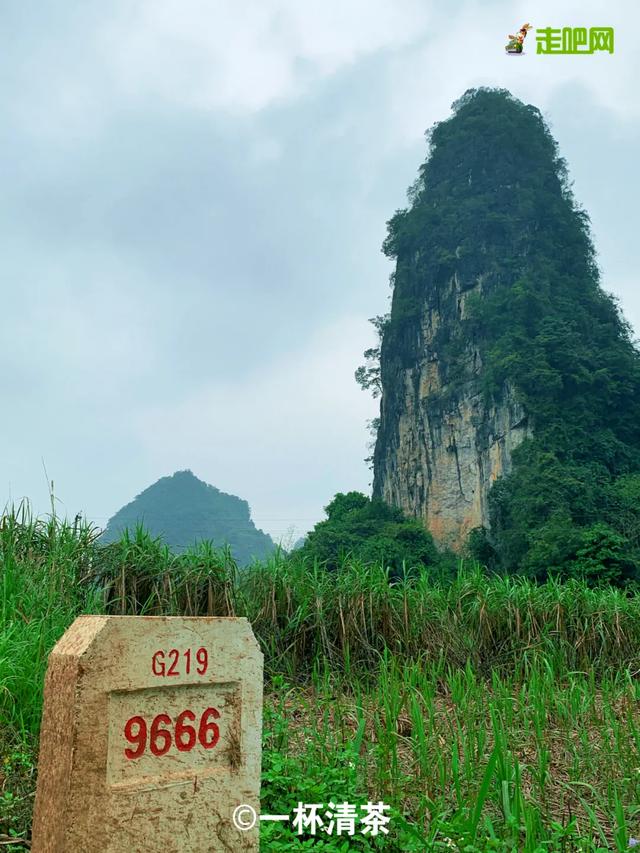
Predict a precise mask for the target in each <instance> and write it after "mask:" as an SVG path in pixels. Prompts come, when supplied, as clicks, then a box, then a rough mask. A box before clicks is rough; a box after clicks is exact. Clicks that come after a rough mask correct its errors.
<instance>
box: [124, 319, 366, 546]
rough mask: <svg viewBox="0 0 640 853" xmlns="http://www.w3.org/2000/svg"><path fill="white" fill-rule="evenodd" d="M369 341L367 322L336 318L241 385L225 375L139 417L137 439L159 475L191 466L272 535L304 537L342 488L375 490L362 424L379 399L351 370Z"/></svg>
mask: <svg viewBox="0 0 640 853" xmlns="http://www.w3.org/2000/svg"><path fill="white" fill-rule="evenodd" d="M372 337H373V333H372V328H371V326H370V325H369V324H368V323H367V321H366V320H365V319H363V318H362V317H349V316H347V317H338V318H337V319H336V320H335V321H334V322H333V323H331V324H330V325H329V326H328V327H325V328H322V329H320V330H318V331H317V332H316V333H315V334H314V335H313V336H312V337H310V338H309V340H308V341H307V344H306V346H305V348H304V349H302V350H301V351H299V352H292V353H289V354H288V355H287V356H286V357H282V358H281V359H279V360H278V361H276V362H270V363H267V364H257V365H256V368H255V370H254V372H253V374H252V375H251V376H250V377H249V378H248V379H247V380H246V381H244V382H243V383H242V384H237V383H234V382H232V381H229V380H228V379H225V378H224V377H218V378H217V380H213V381H211V382H209V383H207V384H206V385H204V386H202V387H200V388H199V389H198V390H197V391H195V392H192V393H190V394H188V395H186V396H185V398H184V399H182V400H175V399H168V400H166V401H163V402H161V403H158V404H157V405H153V406H151V407H146V408H144V409H143V410H141V411H139V412H138V413H137V415H136V416H135V418H134V425H135V426H134V433H135V436H133V438H134V441H135V443H136V444H137V445H138V446H141V447H142V446H143V447H144V448H145V453H146V455H147V458H148V464H149V465H150V467H151V468H154V469H155V470H156V471H157V472H158V474H157V476H160V475H161V474H163V473H169V472H171V471H174V470H177V469H180V468H187V467H188V468H192V469H193V470H194V472H195V473H196V474H197V475H198V476H200V477H202V478H204V479H206V480H207V481H208V482H211V483H215V485H216V486H217V487H218V488H221V489H223V490H228V491H232V492H234V493H235V494H239V495H240V496H242V497H243V498H246V499H247V500H248V501H249V503H250V504H251V506H252V509H253V515H254V519H255V521H256V523H257V524H258V525H259V526H263V527H264V529H266V530H267V531H269V532H271V533H272V534H273V535H274V536H276V537H278V536H279V535H281V534H283V533H284V532H285V531H286V530H287V529H288V528H289V527H290V526H291V525H295V526H296V527H297V528H298V530H300V531H302V532H304V531H305V530H307V529H308V528H309V527H311V526H312V525H313V524H314V523H315V522H316V521H318V520H319V519H320V517H321V514H322V513H321V510H322V504H323V503H326V502H327V501H328V500H329V499H330V498H331V496H332V495H333V494H334V493H335V492H337V491H340V490H349V489H352V488H361V489H363V490H365V491H367V490H368V483H369V480H370V479H371V478H370V476H369V475H370V472H369V471H368V469H367V467H366V465H365V463H364V461H363V460H364V457H365V456H366V455H368V451H367V447H366V442H367V434H366V430H365V423H366V421H367V420H368V419H370V418H373V417H376V415H377V412H378V403H377V402H376V401H374V400H372V399H371V397H370V395H369V394H365V393H363V392H362V391H361V390H360V389H359V388H358V386H357V385H356V383H355V380H354V378H353V372H354V370H355V368H356V367H357V365H358V364H359V363H360V361H361V360H362V352H363V350H364V349H365V348H366V347H367V346H370V345H371V341H372ZM123 497H124V496H123Z"/></svg>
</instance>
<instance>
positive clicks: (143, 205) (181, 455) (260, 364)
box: [0, 0, 640, 539]
mask: <svg viewBox="0 0 640 853" xmlns="http://www.w3.org/2000/svg"><path fill="white" fill-rule="evenodd" d="M1 18H2V27H1V29H2V32H3V35H4V37H3V40H2V48H1V49H0V110H1V115H0V146H1V147H2V158H1V160H0V168H1V169H2V182H1V188H0V241H1V243H2V246H1V252H0V294H1V297H2V299H1V304H0V340H1V342H2V343H1V346H2V371H1V373H0V389H1V395H2V396H1V400H2V409H1V412H2V418H1V421H0V436H1V438H2V440H1V441H0V505H1V504H2V503H3V502H4V501H5V500H7V501H8V500H13V501H14V502H17V501H19V500H20V499H21V498H22V497H25V496H26V497H28V498H29V499H30V500H31V501H32V504H33V506H34V508H35V510H36V511H37V512H46V511H47V510H48V508H49V504H48V497H47V479H46V476H45V473H44V469H45V467H46V471H47V473H48V477H49V479H52V480H53V481H54V483H55V493H56V496H57V499H58V502H57V508H58V512H59V513H61V514H68V515H69V516H73V515H75V513H76V512H78V511H83V512H84V513H85V514H86V515H87V517H89V518H90V519H93V520H95V521H96V522H97V523H98V524H100V525H104V524H106V521H107V519H108V518H109V517H110V516H111V515H112V514H113V513H114V512H115V511H116V510H117V509H118V508H119V507H120V506H122V505H123V504H125V503H127V502H128V501H130V500H131V499H132V498H133V497H134V496H135V495H136V494H138V493H139V492H140V491H142V489H144V488H146V487H147V486H148V485H150V484H151V483H152V482H154V481H155V480H156V479H158V478H159V477H161V476H164V475H166V474H171V473H173V472H174V471H175V470H178V469H182V468H191V469H192V470H193V471H194V473H195V474H196V475H197V476H199V477H200V478H202V479H204V480H206V481H207V482H209V483H212V484H213V485H215V486H217V487H218V488H220V489H222V490H224V491H228V492H232V493H233V494H237V495H239V496H240V497H242V498H245V499H246V500H248V501H249V503H250V505H251V508H252V512H253V517H254V520H255V521H256V523H257V524H258V526H260V527H262V528H263V529H264V530H266V531H267V532H269V533H271V534H272V535H273V536H274V537H275V538H276V539H280V538H281V537H283V536H284V537H285V538H287V537H288V536H290V535H294V536H296V535H299V534H300V533H301V532H304V531H305V530H307V529H308V528H309V527H311V526H312V525H313V524H314V523H315V522H316V521H317V520H319V519H320V518H321V517H322V507H323V506H324V505H326V503H328V501H329V500H330V499H331V497H332V496H333V495H334V494H335V492H337V491H346V490H349V489H360V490H363V491H369V484H370V481H371V472H370V471H369V470H368V469H367V466H366V464H365V462H364V458H365V457H366V456H367V455H368V450H367V441H368V435H367V431H366V421H367V420H368V419H369V418H372V417H375V416H376V414H377V408H378V404H377V402H376V401H373V400H372V399H370V398H369V397H368V396H367V395H366V394H365V393H363V392H362V391H361V390H360V389H359V388H358V386H357V385H356V384H355V381H354V379H353V372H354V370H355V368H356V367H357V366H358V364H359V363H360V362H361V353H362V351H363V350H364V349H365V348H366V347H367V346H370V345H371V344H372V343H373V341H374V334H373V329H372V328H371V327H370V325H369V324H368V322H367V320H368V318H369V317H372V316H374V315H376V314H381V313H384V312H385V311H386V310H387V309H388V296H389V286H388V277H389V273H390V271H391V268H390V265H389V262H388V261H387V260H386V259H385V258H384V257H383V256H382V254H381V252H380V245H381V243H382V240H383V238H384V236H385V231H386V226H385V223H386V221H387V220H388V219H389V218H390V217H391V215H392V214H393V213H394V211H395V210H396V208H398V207H402V206H404V205H405V202H406V195H405V192H406V188H407V186H408V185H409V184H410V183H411V182H412V181H413V180H414V178H415V175H416V172H417V169H418V166H419V165H420V163H421V162H422V161H423V160H424V157H425V154H426V145H425V140H424V135H423V134H424V131H425V129H426V128H428V127H429V126H430V125H431V124H432V123H433V122H434V121H438V120H441V119H444V118H446V117H447V116H448V115H449V113H450V105H451V102H452V101H453V100H455V99H456V98H457V97H459V96H460V95H461V94H462V93H463V92H464V91H465V90H466V89H468V88H470V87H473V86H478V85H492V86H503V87H506V88H508V89H510V90H511V91H512V92H513V93H514V94H515V95H517V96H518V97H520V98H522V99H523V100H525V101H527V102H529V103H533V104H535V105H536V106H538V107H539V108H540V109H541V110H542V111H543V113H544V115H545V116H546V118H547V120H548V121H549V123H550V125H551V128H552V132H553V133H554V135H555V137H556V139H557V140H558V142H559V144H560V147H561V152H562V154H563V155H564V156H565V157H566V159H567V160H568V163H569V167H570V172H571V175H572V177H573V179H574V181H575V185H574V192H575V195H576V197H577V199H578V200H579V202H580V203H581V204H582V205H583V206H584V207H585V208H586V209H587V210H588V212H589V213H590V215H591V219H592V223H593V230H594V235H595V240H596V246H597V249H598V252H599V256H600V263H601V267H602V271H603V285H604V286H605V288H606V289H607V290H609V291H611V292H613V293H615V294H617V295H618V296H619V297H620V299H621V301H622V305H623V308H624V310H625V313H626V315H627V317H628V319H629V320H630V321H631V322H632V324H633V326H634V329H635V330H636V331H637V332H638V333H640V295H639V291H638V286H637V275H636V266H637V259H636V257H635V251H634V250H635V248H636V245H637V241H638V236H637V235H638V210H637V205H638V200H637V199H638V185H639V180H638V163H637V159H638V151H639V150H640V98H639V97H638V95H637V81H638V79H639V77H640V61H639V56H640V51H639V49H638V40H639V38H640V36H639V33H640V4H638V3H637V2H636V0H627V2H615V0H613V2H588V0H580V2H573V3H571V2H566V3H562V2H549V0H546V2H536V3H533V4H532V3H529V4H526V3H521V2H514V1H513V0H508V2H507V1H506V0H505V2H494V3H490V2H479V0H478V2H463V0H460V2H444V0H443V1H442V2H439V3H434V2H429V0H423V2H417V0H415V2H414V0H385V2H383V0H321V2H316V0H255V2H254V0H129V1H128V2H127V1H126V0H109V2H96V1H95V0H39V2H38V3H34V2H25V0H3V2H2V6H1ZM525 21H531V23H532V25H533V27H534V28H536V27H538V28H543V27H547V26H555V27H562V26H586V27H590V26H613V27H615V39H616V46H615V53H614V54H613V55H609V54H601V55H598V54H596V55H593V56H538V55H536V52H535V31H532V32H531V33H530V35H529V38H528V40H527V43H526V53H525V55H523V56H521V57H509V56H506V55H505V53H504V50H503V47H504V44H505V41H506V36H507V34H508V33H511V32H515V30H516V29H517V28H519V27H520V26H521V25H522V23H524V22H525ZM514 133H517V128H514ZM293 528H295V531H296V532H295V533H293V534H292V529H293Z"/></svg>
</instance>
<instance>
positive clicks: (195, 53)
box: [99, 0, 428, 113]
mask: <svg viewBox="0 0 640 853" xmlns="http://www.w3.org/2000/svg"><path fill="white" fill-rule="evenodd" d="M427 22H428V9H427V6H426V5H425V4H424V3H420V2H418V0H396V2H394V3H389V2H385V0H351V2H348V3H345V2H341V0H329V1H328V2H327V0H305V2H300V0H275V2H271V3H265V2H263V0H245V2H243V3H237V2H235V0H216V2H213V3H212V2H209V0H189V2H187V3H185V2H184V0H145V2H140V3H138V4H137V5H136V7H135V10H134V11H133V12H132V11H131V7H130V6H128V5H127V6H121V7H120V11H119V13H118V14H116V16H115V17H114V19H113V20H112V21H111V23H110V24H109V25H108V27H106V29H105V30H104V31H103V33H102V35H101V36H100V40H99V42H100V45H101V50H102V58H103V61H104V62H105V63H106V64H107V65H109V66H111V68H112V70H113V73H114V75H115V78H116V81H117V86H118V88H119V89H120V90H121V91H122V92H124V93H126V94H127V95H129V96H130V97H132V98H140V97H146V98H148V97H150V96H156V97H159V98H161V99H164V100H167V101H169V102H173V103H175V104H179V105H180V106H181V107H191V108H197V109H205V110H211V109H223V110H227V111H231V112H238V113H243V112H247V111H248V112H251V111H254V110H259V109H261V108H263V107H265V106H268V105H269V104H271V103H273V102H274V101H278V100H281V99H283V98H287V97H290V96H292V95H295V94H300V93H301V92H304V91H305V90H306V89H307V88H308V85H309V84H310V83H311V82H313V81H316V80H318V79H320V78H322V77H324V76H327V75H330V74H333V73H335V72H336V71H338V70H339V69H340V68H342V67H344V66H345V65H348V64H350V63H352V62H355V61H356V60H358V59H360V58H361V57H363V56H365V55H367V54H371V53H373V52H375V51H378V50H381V49H388V48H397V47H398V46H401V45H404V44H406V43H408V42H411V41H413V40H415V39H416V38H417V37H418V36H419V35H420V34H421V33H423V32H424V31H425V28H426V25H427Z"/></svg>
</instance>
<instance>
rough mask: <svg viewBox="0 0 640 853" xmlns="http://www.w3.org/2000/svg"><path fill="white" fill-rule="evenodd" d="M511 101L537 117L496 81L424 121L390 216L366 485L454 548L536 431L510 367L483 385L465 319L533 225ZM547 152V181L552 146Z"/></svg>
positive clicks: (478, 521)
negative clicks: (386, 305) (390, 274)
mask: <svg viewBox="0 0 640 853" xmlns="http://www.w3.org/2000/svg"><path fill="white" fill-rule="evenodd" d="M514 105H517V109H521V108H522V109H527V110H530V111H531V117H532V118H533V119H534V120H538V118H539V113H538V112H537V110H535V109H534V108H532V107H526V108H525V107H524V105H522V104H520V103H519V102H516V101H515V99H513V98H511V96H509V95H508V93H505V92H492V91H483V90H480V91H478V92H471V93H467V94H466V95H465V96H464V97H463V98H462V99H461V100H460V101H459V102H458V103H457V104H456V105H454V108H455V110H456V112H455V115H454V117H453V118H452V119H450V120H449V121H447V122H443V123H441V124H440V125H437V126H436V128H435V130H434V131H432V134H431V152H430V157H429V159H428V160H427V162H426V164H425V165H424V166H423V167H422V169H421V172H420V178H419V179H418V181H417V182H416V185H414V187H413V188H412V190H411V191H410V200H411V206H410V207H409V208H408V209H407V210H405V211H399V212H398V213H397V214H396V216H395V217H394V218H393V219H392V220H391V222H390V223H389V226H390V230H389V237H388V238H387V242H386V245H385V251H386V252H387V254H388V255H390V256H391V257H395V258H396V271H395V275H394V294H393V302H392V310H391V315H390V318H389V321H388V322H387V324H386V326H385V328H384V334H383V340H382V346H381V359H380V360H381V365H380V367H381V387H382V401H381V411H380V425H379V429H378V435H377V441H376V448H375V454H374V496H376V497H382V498H383V499H384V500H385V501H387V502H388V503H391V504H394V505H397V506H399V507H401V508H402V509H403V510H404V511H405V512H407V513H408V514H410V515H412V516H414V517H417V518H421V519H423V520H424V522H425V523H426V526H427V527H428V529H429V530H430V531H431V532H432V534H433V536H434V538H435V540H436V542H438V543H439V544H440V545H443V546H449V547H452V548H454V549H459V548H460V547H461V546H462V545H463V543H464V541H465V539H466V537H467V535H468V533H469V531H470V530H471V529H472V528H474V527H480V526H484V527H487V528H488V527H489V525H490V519H489V504H488V495H489V490H490V489H491V486H492V484H493V483H494V481H495V480H496V479H497V478H498V477H501V476H503V475H505V474H507V473H509V471H510V470H511V465H512V454H513V451H514V450H515V448H516V447H518V446H519V445H520V444H521V442H522V441H523V439H525V438H526V437H529V436H531V435H532V434H533V426H534V425H533V418H532V417H531V416H530V415H529V413H528V412H527V409H526V407H525V406H524V404H523V402H522V398H521V395H520V394H519V393H518V389H517V388H516V387H515V386H514V384H513V383H512V382H511V381H510V378H509V376H508V374H506V375H505V376H503V377H500V378H499V380H498V385H497V387H495V388H494V389H493V391H492V392H491V393H488V392H487V387H486V386H487V382H486V380H487V375H486V364H485V360H486V358H485V356H486V346H485V344H486V339H485V336H483V330H482V329H479V328H477V327H476V326H474V323H473V322H472V321H471V319H470V317H471V316H472V315H473V306H474V305H476V306H477V305H478V304H479V303H480V302H481V301H482V300H483V299H484V298H485V296H486V295H487V294H488V293H491V292H492V291H493V290H495V289H496V288H497V287H500V286H503V285H505V284H510V283H512V282H513V281H515V280H516V279H517V276H518V273H519V263H520V260H521V259H522V258H524V257H526V256H527V254H528V252H529V250H530V246H531V243H532V242H533V241H534V240H535V239H536V234H535V232H536V229H537V228H538V227H539V216H540V211H538V210H536V209H535V198H534V197H535V188H532V187H530V186H529V187H527V179H528V163H527V152H526V150H525V148H524V147H523V145H522V144H521V141H520V139H519V136H518V131H517V126H518V115H517V114H516V110H514V109H513V107H514ZM492 111H493V112H495V113H497V115H494V114H492ZM489 116H490V117H489ZM525 132H526V131H525ZM544 156H547V157H548V161H549V163H548V173H549V175H548V177H549V179H550V180H551V179H552V174H553V171H554V165H553V159H554V157H553V151H552V150H549V151H548V152H546V153H545V155H544ZM556 182H557V177H556ZM532 190H533V196H532ZM532 198H533V201H532ZM492 378H493V379H495V377H493V374H492Z"/></svg>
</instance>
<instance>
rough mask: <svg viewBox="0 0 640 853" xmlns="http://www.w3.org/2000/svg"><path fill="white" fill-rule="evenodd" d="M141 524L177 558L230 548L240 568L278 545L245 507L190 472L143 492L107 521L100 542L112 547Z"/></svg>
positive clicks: (175, 475) (236, 499)
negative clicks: (201, 549)
mask: <svg viewBox="0 0 640 853" xmlns="http://www.w3.org/2000/svg"><path fill="white" fill-rule="evenodd" d="M137 524H142V525H143V526H144V527H145V529H146V530H148V531H149V532H150V533H151V534H152V535H153V536H161V537H162V539H163V540H164V542H166V544H167V545H168V546H169V547H170V548H171V550H172V551H175V552H176V553H179V552H181V551H184V550H185V549H186V548H189V547H191V546H192V545H194V544H195V543H196V542H201V541H204V540H210V541H212V542H213V543H214V544H215V545H216V546H218V547H223V546H224V545H226V544H228V545H229V546H230V547H231V552H232V554H233V556H234V557H235V559H236V560H237V561H238V563H239V564H240V565H246V564H247V563H250V562H251V560H252V559H254V558H257V559H262V558H264V557H266V556H267V555H268V554H269V553H271V551H273V549H274V548H275V545H274V543H273V540H272V539H271V537H270V536H269V535H268V534H266V533H264V532H263V531H262V530H259V529H258V528H257V527H256V526H255V524H254V523H253V521H252V520H251V511H250V508H249V504H248V503H247V501H244V500H242V499H241V498H239V497H237V496H236V495H229V494H226V493H225V492H221V491H220V490H219V489H217V488H216V487H215V486H210V485H209V484H208V483H205V482H204V481H203V480H199V479H198V478H197V477H196V476H195V474H193V472H192V471H189V470H186V471H176V473H175V474H173V475H172V476H169V477H162V478H161V479H160V480H158V481H157V482H155V483H154V484H153V485H151V486H149V487H148V488H147V489H145V490H144V491H143V492H141V493H140V494H139V495H138V496H137V497H136V498H135V499H134V500H133V501H131V502H130V503H128V504H127V505H126V506H123V507H122V509H120V510H118V512H117V513H116V514H115V515H114V516H113V517H112V518H110V519H109V522H108V523H107V527H106V529H105V531H104V533H103V534H102V537H101V541H103V542H114V541H116V540H117V539H119V538H120V536H121V535H122V533H123V531H124V530H125V529H127V528H128V529H129V530H134V529H135V527H136V525H137Z"/></svg>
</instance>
